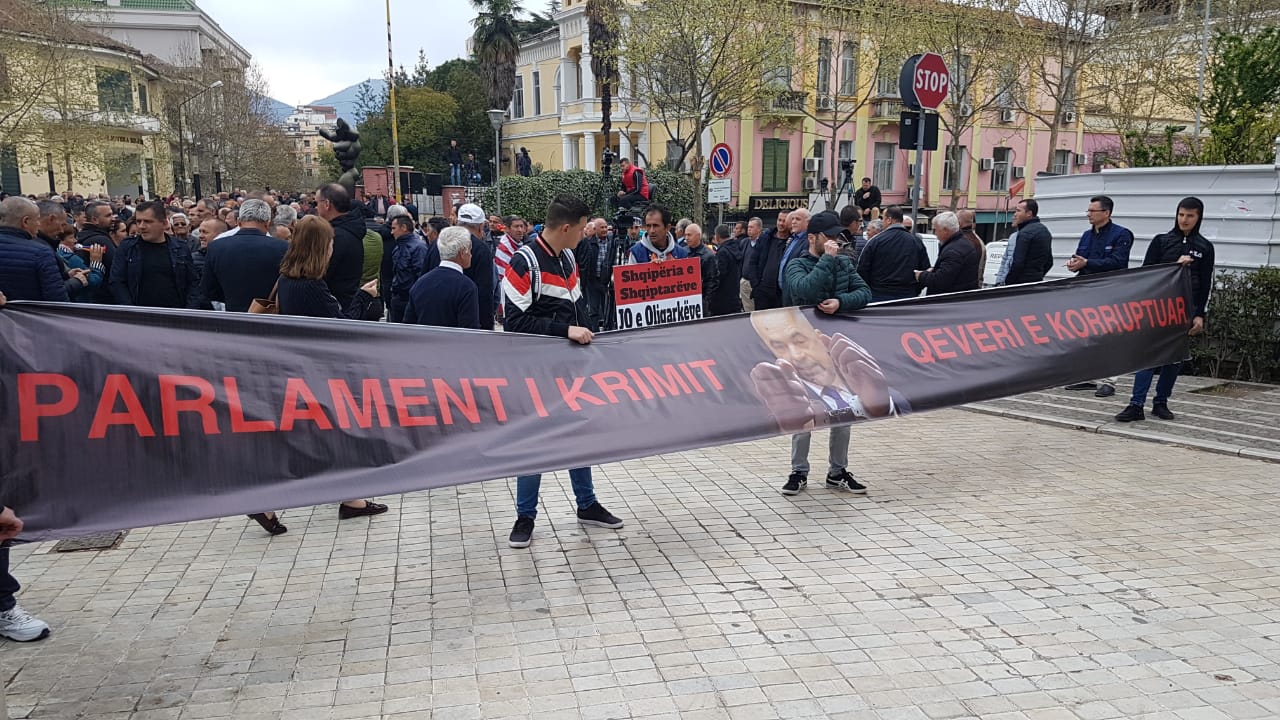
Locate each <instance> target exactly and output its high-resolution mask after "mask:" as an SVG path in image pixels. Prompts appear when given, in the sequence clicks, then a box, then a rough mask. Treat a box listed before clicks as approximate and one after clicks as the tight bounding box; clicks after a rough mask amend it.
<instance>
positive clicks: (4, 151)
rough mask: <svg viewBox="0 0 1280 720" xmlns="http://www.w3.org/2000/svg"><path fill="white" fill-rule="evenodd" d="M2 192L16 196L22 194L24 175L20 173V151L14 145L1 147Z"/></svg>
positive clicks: (0, 177)
mask: <svg viewBox="0 0 1280 720" xmlns="http://www.w3.org/2000/svg"><path fill="white" fill-rule="evenodd" d="M0 190H3V191H5V192H7V193H13V194H14V195H19V194H21V193H22V174H21V173H20V172H19V171H18V149H17V148H16V147H14V146H13V145H0Z"/></svg>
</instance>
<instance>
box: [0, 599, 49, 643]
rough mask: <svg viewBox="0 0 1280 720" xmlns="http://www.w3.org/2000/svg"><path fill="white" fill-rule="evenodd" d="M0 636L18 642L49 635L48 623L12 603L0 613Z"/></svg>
mask: <svg viewBox="0 0 1280 720" xmlns="http://www.w3.org/2000/svg"><path fill="white" fill-rule="evenodd" d="M0 636H3V637H7V638H9V639H10V640H17V641H18V642H31V641H33V640H43V639H45V638H47V637H49V623H46V622H45V621H43V620H41V619H40V618H38V617H32V615H31V613H29V612H27V611H26V610H23V609H22V606H21V605H14V606H13V609H11V610H9V611H8V612H3V613H0Z"/></svg>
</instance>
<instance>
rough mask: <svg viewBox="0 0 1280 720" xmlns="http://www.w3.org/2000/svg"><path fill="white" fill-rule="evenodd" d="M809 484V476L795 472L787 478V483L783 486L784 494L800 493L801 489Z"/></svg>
mask: <svg viewBox="0 0 1280 720" xmlns="http://www.w3.org/2000/svg"><path fill="white" fill-rule="evenodd" d="M808 484H809V478H808V477H807V476H806V475H805V474H804V473H802V472H793V473H791V476H790V477H788V478H787V484H786V485H783V486H782V494H783V495H799V494H800V491H801V490H803V489H804V488H805V486H806V485H808Z"/></svg>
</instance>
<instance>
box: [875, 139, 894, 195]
mask: <svg viewBox="0 0 1280 720" xmlns="http://www.w3.org/2000/svg"><path fill="white" fill-rule="evenodd" d="M896 150H897V146H896V145H894V144H893V143H876V149H875V162H874V163H873V165H872V169H871V182H873V183H875V185H876V187H878V188H880V190H882V191H886V192H887V191H891V190H893V162H894V160H895V159H896V158H897V155H896Z"/></svg>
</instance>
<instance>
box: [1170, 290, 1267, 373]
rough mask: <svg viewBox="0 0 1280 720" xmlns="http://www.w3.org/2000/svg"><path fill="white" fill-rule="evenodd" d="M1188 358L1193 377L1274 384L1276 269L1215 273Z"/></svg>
mask: <svg viewBox="0 0 1280 720" xmlns="http://www.w3.org/2000/svg"><path fill="white" fill-rule="evenodd" d="M1191 358H1192V362H1193V363H1194V364H1195V370H1196V372H1198V373H1201V374H1207V375H1211V376H1213V377H1220V378H1230V379H1232V380H1248V381H1252V382H1267V381H1277V380H1280V268H1277V267H1263V268H1258V269H1257V270H1254V271H1253V272H1244V273H1231V272H1224V273H1219V274H1218V276H1217V277H1216V278H1215V279H1214V288H1213V294H1212V295H1211V296H1210V298H1209V312H1208V318H1207V320H1206V323H1205V332H1204V334H1202V335H1200V336H1198V337H1196V338H1195V339H1194V341H1193V342H1192V345H1191Z"/></svg>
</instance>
